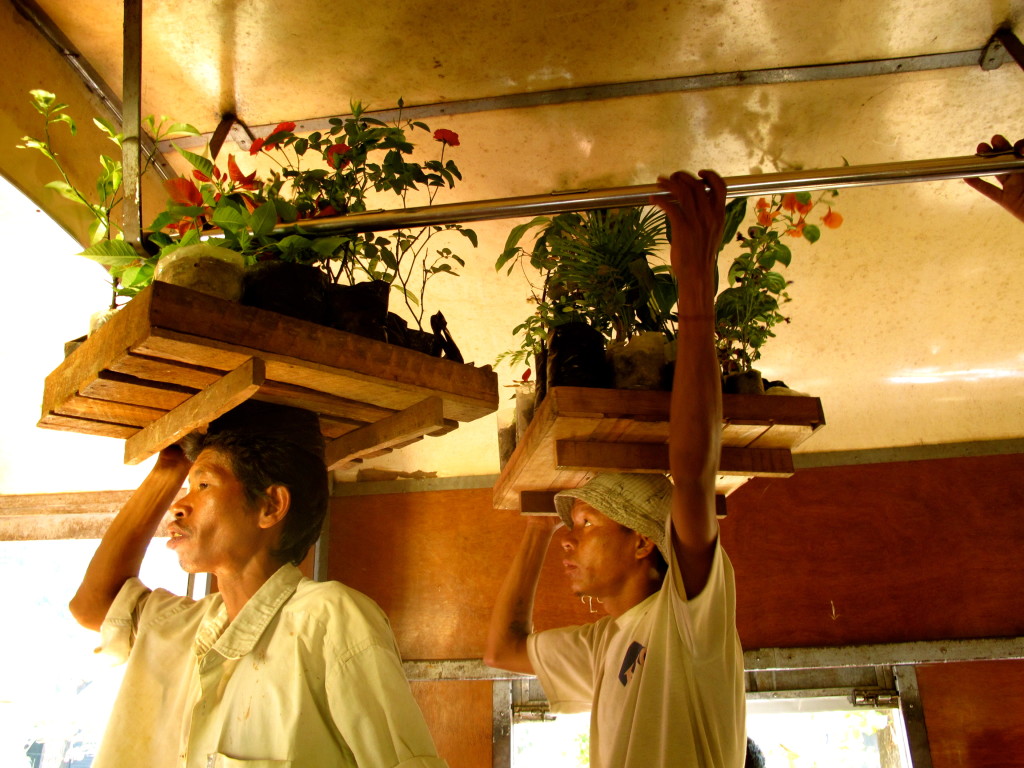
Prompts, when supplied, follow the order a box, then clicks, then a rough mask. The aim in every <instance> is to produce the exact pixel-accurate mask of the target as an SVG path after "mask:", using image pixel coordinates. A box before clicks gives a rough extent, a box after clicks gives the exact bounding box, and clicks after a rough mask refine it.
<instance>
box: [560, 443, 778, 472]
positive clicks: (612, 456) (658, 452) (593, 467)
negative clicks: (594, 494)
mask: <svg viewBox="0 0 1024 768" xmlns="http://www.w3.org/2000/svg"><path fill="white" fill-rule="evenodd" d="M555 468H556V469H558V470H577V471H578V470H586V471H593V472H637V473H649V474H664V473H666V472H668V471H669V455H668V445H667V444H663V443H611V442H600V441H582V440H557V441H555ZM793 472H794V469H793V456H792V454H791V453H790V451H789V449H787V448H731V447H723V448H722V453H721V458H720V459H719V464H718V471H717V472H716V474H720V475H744V476H756V477H790V476H791V475H792V474H793Z"/></svg>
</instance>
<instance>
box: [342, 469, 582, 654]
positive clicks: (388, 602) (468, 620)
mask: <svg viewBox="0 0 1024 768" xmlns="http://www.w3.org/2000/svg"><path fill="white" fill-rule="evenodd" d="M522 530H523V519H522V517H521V516H520V515H519V513H518V512H513V511H510V510H494V509H492V508H491V491H490V489H479V490H461V491H434V492H429V493H427V492H424V493H397V494H388V495H380V496H346V497H340V498H335V499H333V501H332V517H331V528H330V531H331V533H330V545H329V547H330V548H329V554H328V570H329V572H330V576H331V578H332V579H338V580H339V581H343V582H345V583H346V584H348V585H350V586H352V587H354V588H355V589H358V590H360V591H362V592H365V593H366V594H368V595H369V596H370V597H372V598H373V599H374V600H376V601H377V603H379V604H380V606H381V607H382V608H383V609H384V611H385V612H386V613H387V614H388V616H389V617H390V619H391V624H392V626H393V627H394V630H395V635H396V637H397V638H398V642H399V646H400V648H401V649H402V655H403V656H404V657H405V658H407V659H446V658H447V659H458V658H480V657H481V656H482V655H483V650H484V642H485V639H486V635H487V623H488V621H489V619H490V614H491V606H492V605H493V599H494V595H495V594H496V593H497V591H498V588H499V587H500V586H501V581H502V578H503V577H504V574H505V570H506V569H507V568H508V565H509V564H510V563H511V561H512V557H513V555H514V554H515V552H516V549H517V547H518V546H519V540H520V537H521V535H522ZM559 560H560V558H559V555H558V551H557V548H556V547H552V551H551V552H550V553H549V557H548V560H547V563H546V565H545V569H544V573H543V575H542V584H543V589H542V591H541V593H540V594H539V595H538V600H537V607H536V622H537V627H538V628H541V629H545V628H550V627H553V626H562V625H565V624H572V623H581V622H586V621H590V620H591V619H592V618H593V617H592V616H591V614H589V613H588V610H587V608H585V607H584V606H583V605H582V604H581V603H580V601H579V599H578V598H576V597H574V596H573V595H572V594H570V593H569V592H568V589H567V583H566V582H565V581H564V579H563V575H562V571H561V566H560V564H559Z"/></svg>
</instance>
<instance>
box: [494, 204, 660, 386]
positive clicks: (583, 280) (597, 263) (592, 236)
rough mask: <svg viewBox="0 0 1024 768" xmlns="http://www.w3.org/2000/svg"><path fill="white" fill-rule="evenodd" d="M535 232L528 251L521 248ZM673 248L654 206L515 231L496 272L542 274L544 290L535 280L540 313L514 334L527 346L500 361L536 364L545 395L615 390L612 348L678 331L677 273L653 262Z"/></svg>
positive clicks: (564, 217)
mask: <svg viewBox="0 0 1024 768" xmlns="http://www.w3.org/2000/svg"><path fill="white" fill-rule="evenodd" d="M530 230H535V231H536V234H535V240H534V243H533V247H532V249H531V250H530V251H527V250H526V249H524V248H523V247H521V246H520V245H519V244H520V242H521V241H522V239H523V237H524V236H525V235H526V234H527V233H528V232H529V231H530ZM666 242H667V239H666V222H665V217H664V215H663V214H662V213H661V212H660V211H657V210H656V209H651V208H647V209H642V208H620V209H605V210H596V211H588V212H584V213H565V214H560V215H558V216H555V217H554V218H547V217H538V218H536V219H534V220H533V221H531V222H529V223H527V224H523V225H520V226H518V227H516V228H514V229H513V230H512V232H511V233H510V234H509V237H508V239H507V241H506V243H505V249H504V251H503V252H502V254H501V255H500V256H499V258H498V260H497V262H496V264H495V268H496V269H499V270H500V269H502V268H506V267H507V269H508V272H509V273H511V271H512V270H513V269H515V267H516V266H517V265H518V266H520V268H523V269H526V267H527V265H528V266H529V268H530V272H528V275H532V274H535V273H536V272H539V273H540V280H539V284H534V283H533V282H531V286H532V287H533V291H532V296H531V299H532V301H533V302H534V303H535V304H536V305H537V309H536V311H535V312H534V313H533V314H532V315H531V316H530V317H528V318H527V319H526V320H524V321H523V323H521V324H520V325H519V326H517V327H516V329H515V330H514V331H513V333H514V334H517V335H519V334H521V336H522V344H521V346H520V348H519V349H518V350H514V351H510V352H507V353H505V354H504V355H503V356H502V357H501V358H499V360H502V359H508V360H510V361H511V362H513V363H519V362H529V361H530V360H533V361H534V362H535V363H536V364H537V367H538V372H537V378H538V387H539V389H540V390H541V393H540V394H541V396H542V392H543V389H544V388H545V387H546V386H556V385H560V384H568V385H574V386H597V387H601V386H610V385H611V383H612V370H611V368H610V367H609V364H608V363H607V362H606V358H605V346H606V344H610V345H612V346H613V347H614V346H618V347H622V346H624V345H625V344H626V342H628V341H629V340H630V339H632V338H634V337H635V336H638V335H639V334H642V333H645V332H654V333H658V334H670V333H671V329H670V314H671V313H670V310H671V307H672V305H673V304H674V303H675V298H674V294H673V292H674V282H673V279H672V275H671V271H670V270H669V267H668V266H667V265H663V264H654V263H652V262H651V257H652V255H653V254H654V253H655V252H656V251H657V250H658V249H659V248H660V247H661V246H663V245H664V244H665V243H666ZM542 361H543V364H541V363H542Z"/></svg>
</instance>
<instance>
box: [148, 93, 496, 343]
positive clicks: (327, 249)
mask: <svg viewBox="0 0 1024 768" xmlns="http://www.w3.org/2000/svg"><path fill="white" fill-rule="evenodd" d="M401 106H402V104H401V102H399V108H400V110H399V118H398V119H397V120H396V122H395V123H394V124H386V123H384V122H382V121H380V120H377V119H375V118H373V117H370V116H368V115H367V114H365V110H364V109H363V107H362V106H361V105H360V104H359V103H353V104H352V115H351V116H350V117H348V118H346V119H341V118H333V119H332V120H331V121H330V128H328V129H326V130H324V131H314V132H313V133H310V134H306V135H300V134H296V133H295V128H296V125H295V123H292V122H286V123H281V124H279V125H278V126H277V127H276V128H275V129H274V130H273V131H271V133H270V134H268V135H267V136H266V137H263V138H260V139H257V140H256V141H255V142H254V143H253V144H252V147H251V148H250V155H252V156H254V157H255V156H258V158H259V159H260V161H261V162H262V161H265V160H269V161H270V162H272V163H274V164H275V165H276V168H275V169H274V170H272V171H271V172H270V174H269V177H268V178H267V179H265V180H260V179H257V178H256V174H255V172H254V173H252V174H248V175H246V174H244V173H243V171H242V170H240V168H239V167H238V164H237V163H236V162H235V160H234V158H232V157H229V158H228V167H227V171H226V172H225V171H221V170H220V169H218V168H217V166H216V165H215V164H214V162H213V161H212V160H210V159H209V158H206V157H204V156H200V155H196V154H194V153H190V152H187V151H184V150H180V149H179V152H181V154H182V156H183V157H184V158H185V159H186V160H188V162H189V163H190V164H191V165H192V167H193V172H192V175H193V179H185V178H182V179H176V180H172V182H169V183H168V185H167V186H168V190H169V192H170V193H171V201H170V202H169V204H168V207H167V210H166V211H165V212H164V213H163V214H161V217H159V218H158V219H157V221H155V222H154V229H157V230H162V233H161V234H160V235H159V236H155V237H159V238H161V240H160V242H161V245H163V247H164V248H165V251H164V252H165V253H166V252H167V251H166V249H169V248H174V247H177V246H179V245H180V244H181V243H182V242H183V241H184V240H185V238H187V237H189V236H190V234H189V233H191V232H195V233H198V232H201V231H203V230H204V229H211V228H218V229H219V230H220V231H221V233H222V236H223V242H224V244H225V245H226V246H227V247H229V248H234V249H236V250H239V251H240V252H241V253H242V254H243V255H244V256H245V258H246V261H247V262H248V263H249V264H250V265H251V266H250V272H251V274H249V275H247V277H246V290H245V294H244V295H243V299H242V301H243V303H253V304H255V305H258V306H262V307H264V308H267V309H272V310H274V311H285V313H286V314H293V315H296V316H300V317H303V318H304V319H309V320H314V321H316V322H322V323H324V324H328V325H333V326H334V327H336V328H339V329H342V330H346V331H349V332H353V333H359V334H361V335H364V336H370V337H373V338H378V339H382V340H383V339H386V340H388V341H392V342H396V341H397V342H399V343H403V344H406V345H409V346H412V345H413V344H415V343H416V339H415V337H416V336H417V334H421V333H422V334H424V335H425V336H426V337H427V338H428V341H427V342H426V347H427V348H428V349H427V351H430V349H431V348H434V347H442V348H446V349H449V350H450V349H454V345H453V344H448V345H445V344H442V343H441V341H443V339H442V340H438V339H437V338H436V335H435V333H434V332H433V330H432V329H431V330H427V329H425V328H424V316H425V293H426V286H427V284H428V283H429V282H430V280H431V279H432V278H433V277H435V276H436V275H439V274H452V275H456V274H458V272H457V271H456V270H457V268H458V267H461V266H463V264H464V262H463V260H462V258H461V257H460V256H458V254H456V253H455V252H454V251H453V250H452V249H451V248H450V247H448V245H447V244H442V245H441V246H440V247H439V246H438V245H437V244H436V241H435V237H436V236H441V235H442V233H449V232H450V233H453V234H456V235H459V236H462V237H465V238H466V239H467V240H469V241H470V243H471V244H472V245H473V246H474V247H475V246H476V242H477V239H476V234H475V233H474V232H473V231H472V230H470V229H466V228H465V227H462V226H461V225H458V224H451V225H445V226H434V227H425V228H422V229H418V230H415V231H405V230H400V231H397V232H393V233H389V234H387V235H380V234H375V233H347V234H344V233H343V234H332V235H328V236H321V235H318V234H317V233H316V227H313V226H311V225H312V224H314V223H315V222H317V221H318V220H322V219H324V218H330V217H334V216H341V215H344V214H348V213H360V212H364V211H366V210H367V204H368V201H369V200H370V199H374V200H375V201H379V200H380V199H381V197H380V196H381V195H383V196H384V198H385V199H386V198H387V197H390V196H392V195H394V196H397V197H398V198H399V199H400V200H401V204H402V207H405V206H406V205H407V204H408V203H425V204H426V205H430V204H432V203H433V202H434V198H435V196H436V195H437V193H438V191H439V190H441V189H443V188H452V187H454V185H455V183H456V182H457V180H459V179H461V174H460V173H459V170H458V167H457V166H456V164H455V163H454V161H452V160H451V159H448V160H446V159H445V157H444V155H445V151H446V150H447V148H448V147H455V146H458V145H459V138H458V135H457V134H455V133H454V132H453V131H449V130H447V129H441V130H438V131H435V132H434V133H433V139H434V140H435V141H437V142H438V143H440V144H441V148H440V152H439V155H440V156H439V158H438V159H431V160H426V161H424V162H418V161H412V160H411V158H410V156H411V155H412V154H413V152H414V149H415V148H414V145H413V144H412V142H411V141H410V140H409V139H408V138H407V134H412V133H414V132H417V131H426V132H428V133H429V130H430V129H429V128H428V126H426V125H425V124H423V123H421V122H417V121H410V120H408V119H403V118H402V117H401ZM196 182H198V183H196ZM416 194H418V195H419V197H420V198H423V199H414V197H413V196H414V195H416ZM373 195H376V196H377V197H376V198H372V196H373ZM279 224H291V225H293V226H292V227H291V228H290V229H289V230H288V231H286V232H284V233H282V232H281V230H280V227H278V225H279ZM196 236H198V234H197V235H196ZM303 272H305V273H306V275H305V276H302V273H303ZM311 272H318V273H320V274H319V275H311V274H310V273H311ZM285 279H287V280H289V281H292V280H294V281H296V282H303V283H305V284H306V288H305V289H302V290H304V291H306V294H305V296H306V297H305V299H300V300H299V301H298V303H297V304H294V303H293V302H291V301H288V302H285V301H284V299H285V298H286V297H285V296H284V293H285V291H284V290H283V289H282V290H278V289H277V288H275V286H277V285H279V284H281V281H282V280H285ZM392 290H396V291H397V292H398V293H399V294H400V295H401V296H402V299H403V302H404V304H405V309H406V314H407V315H408V316H410V318H411V321H412V323H413V324H414V325H415V326H416V327H414V328H409V323H408V322H407V321H406V320H404V319H402V318H399V317H398V316H397V315H395V314H394V313H390V312H389V311H388V309H389V302H388V298H389V296H390V294H391V291H392ZM300 295H302V293H301V291H300ZM293 304H294V306H293V308H292V309H285V308H284V307H285V306H288V305H293ZM431 324H432V325H434V326H440V327H444V321H443V317H442V318H441V319H440V321H434V320H432V323H431ZM444 334H445V335H447V338H448V339H449V340H450V335H448V334H447V329H446V328H445V330H444ZM446 354H447V353H446ZM448 356H453V355H451V354H448Z"/></svg>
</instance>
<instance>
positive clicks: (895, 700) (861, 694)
mask: <svg viewBox="0 0 1024 768" xmlns="http://www.w3.org/2000/svg"><path fill="white" fill-rule="evenodd" d="M852 700H853V706H855V707H871V708H873V709H882V708H888V707H893V708H894V707H898V706H899V705H900V695H899V694H898V693H897V692H896V691H883V690H854V692H853V696H852Z"/></svg>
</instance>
